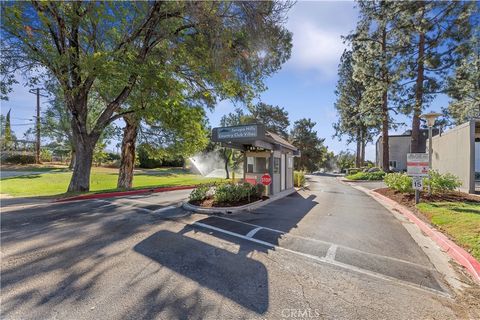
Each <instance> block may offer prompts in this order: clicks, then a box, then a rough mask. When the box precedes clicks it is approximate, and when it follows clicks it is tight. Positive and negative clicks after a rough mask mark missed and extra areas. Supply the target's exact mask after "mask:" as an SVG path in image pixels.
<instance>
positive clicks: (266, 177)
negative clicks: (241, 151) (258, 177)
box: [262, 173, 272, 186]
mask: <svg viewBox="0 0 480 320" xmlns="http://www.w3.org/2000/svg"><path fill="white" fill-rule="evenodd" d="M271 183H272V177H270V175H269V174H268V173H265V174H264V175H263V176H262V184H263V185H264V186H268V185H270V184H271Z"/></svg>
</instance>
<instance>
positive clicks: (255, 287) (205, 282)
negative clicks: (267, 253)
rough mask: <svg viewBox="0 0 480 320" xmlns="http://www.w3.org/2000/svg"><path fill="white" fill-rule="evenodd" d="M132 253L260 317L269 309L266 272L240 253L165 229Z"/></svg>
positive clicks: (259, 265)
mask: <svg viewBox="0 0 480 320" xmlns="http://www.w3.org/2000/svg"><path fill="white" fill-rule="evenodd" d="M184 231H186V230H185V229H184ZM166 244H170V245H166ZM172 244H174V245H172ZM134 250H135V251H136V252H138V253H140V254H143V255H145V256H147V257H149V258H150V259H152V260H154V261H155V262H157V263H159V264H160V265H161V266H163V267H167V268H169V269H170V270H173V271H175V272H176V273H179V274H181V275H182V276H184V277H188V278H189V279H191V280H193V281H195V282H197V283H198V284H199V285H200V286H202V287H205V288H208V289H210V290H213V291H215V292H217V293H219V294H221V295H222V296H224V297H226V298H228V299H230V300H232V301H234V302H236V303H238V304H239V305H241V306H243V307H245V308H247V309H250V310H252V311H254V312H256V313H259V314H263V313H265V312H266V311H267V310H268V300H269V299H268V297H269V295H268V274H267V270H266V268H265V266H264V265H263V264H262V263H261V262H258V261H256V260H253V259H251V258H248V257H246V255H245V254H246V252H245V251H243V250H240V252H239V253H238V254H234V253H232V252H230V251H227V250H223V249H220V248H217V247H213V246H211V245H209V244H207V243H204V242H202V241H198V240H196V239H192V238H189V237H186V236H184V235H182V234H178V233H173V232H170V231H167V230H162V231H159V232H157V233H155V234H153V235H152V236H150V237H148V238H147V239H145V240H143V241H142V242H140V243H139V244H137V245H136V246H135V247H134ZM180 311H181V307H180V309H179V312H180Z"/></svg>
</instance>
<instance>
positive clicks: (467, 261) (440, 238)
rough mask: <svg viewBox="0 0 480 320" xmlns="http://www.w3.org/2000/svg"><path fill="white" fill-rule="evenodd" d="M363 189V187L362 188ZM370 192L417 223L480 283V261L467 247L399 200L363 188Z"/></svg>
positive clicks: (381, 202) (373, 196) (378, 200)
mask: <svg viewBox="0 0 480 320" xmlns="http://www.w3.org/2000/svg"><path fill="white" fill-rule="evenodd" d="M362 189H363V188H362ZM362 191H364V192H365V193H367V194H369V195H370V196H371V197H372V198H374V199H375V200H376V201H377V202H379V203H380V204H382V205H385V204H387V205H388V206H390V207H392V208H393V209H395V210H396V211H398V212H399V213H401V214H402V215H404V216H405V217H407V218H408V220H410V222H412V223H414V224H416V225H417V226H418V227H419V228H420V230H422V231H423V233H425V234H426V235H427V236H428V237H430V238H431V239H432V240H433V241H435V243H436V244H437V245H438V246H440V248H442V249H443V250H444V251H445V252H446V253H447V254H448V255H449V256H450V257H451V258H452V259H453V260H455V261H456V262H457V263H458V264H460V265H461V266H463V267H464V268H465V269H467V271H468V272H469V273H470V274H471V275H472V277H473V279H474V280H475V281H476V282H478V283H480V262H478V261H477V260H476V259H475V258H474V257H473V256H472V255H471V254H470V253H468V252H467V251H465V249H463V248H461V247H459V246H458V245H457V244H455V243H454V242H453V241H452V240H450V239H448V237H447V236H445V235H444V234H443V233H441V232H440V231H438V230H436V229H435V228H434V227H432V226H430V225H429V224H427V223H425V222H423V221H422V220H420V219H419V218H418V217H417V216H416V215H415V214H414V213H413V212H412V211H410V210H409V209H407V208H406V207H404V206H402V205H401V204H399V203H398V202H396V201H394V200H392V199H390V198H387V197H385V196H384V195H382V194H380V193H378V192H376V191H375V190H362Z"/></svg>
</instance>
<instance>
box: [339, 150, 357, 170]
mask: <svg viewBox="0 0 480 320" xmlns="http://www.w3.org/2000/svg"><path fill="white" fill-rule="evenodd" d="M334 162H335V166H336V167H337V168H338V169H339V170H340V172H342V171H344V170H345V169H349V168H353V167H354V165H355V155H354V154H353V153H350V152H349V151H340V152H339V153H338V154H337V155H335V161H334Z"/></svg>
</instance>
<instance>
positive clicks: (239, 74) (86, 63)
mask: <svg viewBox="0 0 480 320" xmlns="http://www.w3.org/2000/svg"><path fill="white" fill-rule="evenodd" d="M289 6H290V4H288V3H282V2H276V1H275V2H273V1H272V2H228V3H227V2H141V1H137V2H93V1H90V2H82V1H75V2H37V1H32V2H28V3H27V2H2V13H3V15H2V18H3V19H2V34H1V36H2V49H4V50H3V51H4V52H5V53H6V54H5V55H4V57H3V58H4V60H5V61H6V62H5V65H6V67H5V68H6V69H5V70H16V69H23V70H25V69H32V68H37V69H38V70H42V69H40V67H41V68H45V70H47V73H48V74H50V75H52V76H53V77H55V78H56V80H57V81H58V83H59V84H60V86H61V88H62V91H63V94H64V96H65V103H66V106H67V108H68V110H69V112H70V114H71V115H72V118H71V119H72V121H71V128H72V136H73V141H74V144H75V151H76V160H77V161H75V166H74V171H73V175H72V180H71V182H70V185H69V187H68V191H87V190H89V180H90V168H91V164H92V158H93V151H94V147H95V144H96V143H97V141H98V139H99V138H100V136H101V134H102V132H103V130H104V129H105V128H106V127H107V126H108V125H109V124H110V123H112V122H114V121H115V120H117V119H119V118H122V117H123V116H124V112H125V110H123V109H122V106H123V105H124V104H125V102H126V101H127V99H128V98H129V96H130V94H131V93H132V91H133V90H134V89H135V88H136V86H137V84H138V83H141V81H142V79H146V78H148V77H149V76H150V75H152V73H153V72H152V70H156V69H157V67H159V64H161V63H163V64H162V65H160V67H167V66H173V67H175V68H176V69H177V73H176V74H177V75H179V74H182V75H183V77H182V79H183V80H182V81H185V82H187V83H190V84H191V85H192V86H194V87H200V88H204V89H205V90H204V91H208V90H209V89H210V88H211V86H209V85H208V84H209V83H211V82H212V81H213V82H221V83H222V84H223V85H222V89H223V91H222V93H225V94H229V95H239V94H240V91H241V90H239V89H238V88H239V87H240V88H242V87H245V86H244V84H245V83H247V84H251V86H249V88H252V87H253V88H262V87H263V85H262V83H263V82H262V80H263V77H264V76H265V75H268V74H269V73H271V72H274V71H275V70H277V69H278V68H279V67H280V66H281V64H282V63H283V62H284V61H285V60H286V59H288V57H289V54H290V47H291V43H290V42H291V41H290V39H291V35H290V33H289V32H288V31H287V30H285V29H284V27H283V22H284V19H285V17H284V13H285V11H286V10H287V9H288V8H289ZM267 35H268V37H267ZM248 49H250V50H248ZM263 52H267V53H270V52H272V53H274V54H267V55H266V56H264V55H263V54H261V53H263ZM172 55H174V56H173V57H172ZM162 57H163V59H159V58H162ZM235 57H242V58H243V59H242V58H238V59H234V58H235ZM172 59H173V60H177V61H183V63H182V64H180V65H179V64H176V63H172V64H169V63H170V62H171V61H172ZM200 61H202V62H203V63H200ZM165 62H166V63H165ZM225 66H228V67H225ZM2 69H3V66H2ZM210 70H212V71H217V72H211V73H210V72H208V71H210ZM245 71H248V72H245ZM208 74H210V77H208V78H204V77H203V76H204V75H208ZM199 75H200V76H199ZM92 91H97V92H99V93H100V96H101V97H102V98H106V100H105V99H104V104H103V105H104V107H103V109H102V110H101V112H99V114H98V116H97V117H96V118H95V121H94V124H93V126H89V125H88V116H89V105H88V98H89V96H90V95H91V93H92ZM252 92H253V90H251V89H249V90H243V91H242V94H244V95H246V94H252ZM127 105H128V104H127ZM126 112H129V113H133V112H135V110H128V111H126Z"/></svg>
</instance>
